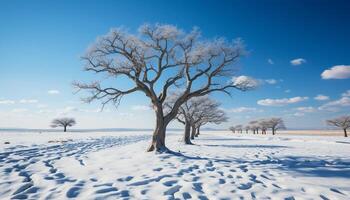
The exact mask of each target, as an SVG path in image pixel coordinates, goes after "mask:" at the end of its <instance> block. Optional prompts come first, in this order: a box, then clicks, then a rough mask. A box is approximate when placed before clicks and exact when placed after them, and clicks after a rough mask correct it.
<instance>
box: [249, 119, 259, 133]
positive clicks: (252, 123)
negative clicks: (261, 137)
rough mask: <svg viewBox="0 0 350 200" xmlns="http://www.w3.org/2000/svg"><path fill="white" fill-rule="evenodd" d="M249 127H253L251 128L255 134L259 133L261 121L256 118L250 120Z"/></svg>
mask: <svg viewBox="0 0 350 200" xmlns="http://www.w3.org/2000/svg"><path fill="white" fill-rule="evenodd" d="M249 127H250V128H251V130H252V131H253V134H259V128H260V125H259V122H258V121H256V120H254V121H250V122H249Z"/></svg>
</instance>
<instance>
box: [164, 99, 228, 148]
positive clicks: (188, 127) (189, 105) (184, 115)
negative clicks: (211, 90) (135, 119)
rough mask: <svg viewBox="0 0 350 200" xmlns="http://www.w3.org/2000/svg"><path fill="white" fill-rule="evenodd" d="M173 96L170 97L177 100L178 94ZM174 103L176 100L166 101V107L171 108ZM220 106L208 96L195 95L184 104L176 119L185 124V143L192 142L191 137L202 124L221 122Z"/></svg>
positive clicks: (192, 137)
mask: <svg viewBox="0 0 350 200" xmlns="http://www.w3.org/2000/svg"><path fill="white" fill-rule="evenodd" d="M173 96H174V98H169V99H173V100H176V99H177V94H174V95H173ZM174 103H175V102H174V101H173V102H171V101H170V102H166V105H165V107H168V108H171V107H172V105H173V104H174ZM219 106H220V104H219V103H218V102H216V101H214V100H212V99H210V98H209V97H208V96H202V97H194V98H191V99H190V100H188V101H186V102H185V103H184V104H182V106H181V107H180V108H179V111H178V115H177V117H176V119H177V120H178V121H179V122H181V123H182V124H184V125H185V130H184V136H183V141H184V143H185V144H192V142H191V139H192V140H193V139H194V137H195V135H196V133H197V130H198V129H199V126H200V125H203V124H204V123H210V122H211V123H221V121H220V120H222V114H221V113H222V112H221V111H220V110H219ZM220 117H221V118H220ZM219 121H220V122H219ZM198 133H199V131H198Z"/></svg>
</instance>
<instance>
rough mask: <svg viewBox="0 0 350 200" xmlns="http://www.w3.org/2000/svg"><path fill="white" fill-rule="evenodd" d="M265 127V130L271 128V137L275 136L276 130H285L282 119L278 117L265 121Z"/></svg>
mask: <svg viewBox="0 0 350 200" xmlns="http://www.w3.org/2000/svg"><path fill="white" fill-rule="evenodd" d="M265 126H266V127H267V128H271V130H272V135H275V134H276V130H278V129H285V128H286V126H285V125H284V121H283V119H282V118H278V117H274V118H271V119H267V120H266V121H265Z"/></svg>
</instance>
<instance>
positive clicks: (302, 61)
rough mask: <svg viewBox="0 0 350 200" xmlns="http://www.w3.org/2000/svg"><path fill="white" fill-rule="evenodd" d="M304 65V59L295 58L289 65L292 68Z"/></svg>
mask: <svg viewBox="0 0 350 200" xmlns="http://www.w3.org/2000/svg"><path fill="white" fill-rule="evenodd" d="M304 63H306V60H305V59H304V58H296V59H293V60H291V61H290V64H291V65H294V66H297V65H302V64H304Z"/></svg>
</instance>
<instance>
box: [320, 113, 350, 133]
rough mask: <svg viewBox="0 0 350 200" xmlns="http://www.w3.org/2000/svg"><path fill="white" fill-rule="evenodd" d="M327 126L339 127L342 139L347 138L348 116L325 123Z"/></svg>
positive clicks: (349, 125)
mask: <svg viewBox="0 0 350 200" xmlns="http://www.w3.org/2000/svg"><path fill="white" fill-rule="evenodd" d="M326 122H327V124H328V125H331V126H335V127H339V128H341V129H343V131H344V137H348V134H347V129H348V128H350V116H342V117H338V118H335V119H330V120H327V121H326Z"/></svg>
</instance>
